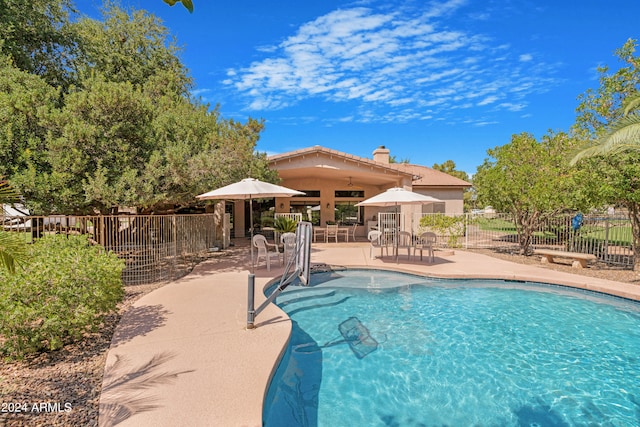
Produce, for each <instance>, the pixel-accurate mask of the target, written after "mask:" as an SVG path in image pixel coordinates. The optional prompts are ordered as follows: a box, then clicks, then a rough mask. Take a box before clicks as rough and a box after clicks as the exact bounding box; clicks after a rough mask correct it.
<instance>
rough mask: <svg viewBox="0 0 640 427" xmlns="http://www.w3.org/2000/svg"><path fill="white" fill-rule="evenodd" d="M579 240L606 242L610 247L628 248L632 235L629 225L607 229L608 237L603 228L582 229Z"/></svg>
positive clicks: (590, 227) (631, 241)
mask: <svg viewBox="0 0 640 427" xmlns="http://www.w3.org/2000/svg"><path fill="white" fill-rule="evenodd" d="M580 238H582V239H585V240H594V241H602V242H604V241H605V240H607V241H608V243H609V244H610V245H620V246H630V245H631V244H632V243H633V234H632V233H631V226H630V225H622V226H613V227H609V235H608V236H607V230H606V229H605V227H596V226H589V227H584V228H583V230H582V232H581V233H580Z"/></svg>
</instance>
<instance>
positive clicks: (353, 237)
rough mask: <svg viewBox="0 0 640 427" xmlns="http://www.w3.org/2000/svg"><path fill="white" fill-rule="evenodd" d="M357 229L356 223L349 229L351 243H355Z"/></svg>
mask: <svg viewBox="0 0 640 427" xmlns="http://www.w3.org/2000/svg"><path fill="white" fill-rule="evenodd" d="M357 228H358V223H357V222H356V223H355V224H353V227H351V228H350V229H349V236H351V238H352V239H353V241H354V242H355V241H356V229H357Z"/></svg>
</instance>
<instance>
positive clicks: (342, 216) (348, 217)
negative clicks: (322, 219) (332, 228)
mask: <svg viewBox="0 0 640 427" xmlns="http://www.w3.org/2000/svg"><path fill="white" fill-rule="evenodd" d="M356 203H357V202H336V214H335V215H336V221H337V222H338V223H339V224H355V223H357V224H360V225H362V218H363V217H364V207H363V206H356Z"/></svg>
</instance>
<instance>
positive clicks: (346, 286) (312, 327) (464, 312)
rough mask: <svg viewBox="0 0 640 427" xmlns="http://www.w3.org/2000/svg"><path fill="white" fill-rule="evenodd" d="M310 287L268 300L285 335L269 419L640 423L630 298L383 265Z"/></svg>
mask: <svg viewBox="0 0 640 427" xmlns="http://www.w3.org/2000/svg"><path fill="white" fill-rule="evenodd" d="M312 283H313V284H314V286H313V287H311V288H302V287H300V286H290V287H289V288H287V289H286V290H285V291H284V292H283V293H282V294H281V295H280V296H279V297H278V298H277V299H276V303H277V304H278V305H279V306H280V307H281V308H282V309H283V310H285V311H286V312H287V313H288V314H289V316H290V317H291V319H292V323H293V331H292V337H291V340H290V344H289V347H288V349H287V351H286V354H285V355H284V357H283V359H282V361H281V363H280V365H279V367H278V369H277V371H276V373H275V375H274V378H273V380H272V383H271V386H270V388H269V391H268V393H267V398H266V400H265V409H264V414H263V419H264V424H265V425H266V426H278V427H281V426H343V425H363V426H364V425H366V426H445V425H446V426H463V425H464V426H469V425H476V426H519V425H526V426H573V425H599V426H603V425H611V426H631V425H638V424H639V422H640V304H637V303H635V302H631V301H627V300H623V299H620V298H615V297H608V296H605V295H600V294H595V293H590V292H586V291H579V290H572V289H568V288H563V287H559V286H551V285H541V284H533V283H521V282H509V281H498V280H491V281H489V280H443V279H429V278H424V277H421V276H414V275H409V274H402V273H393V272H385V271H380V270H345V271H339V272H327V273H321V274H314V275H313V277H312ZM353 319H355V320H353Z"/></svg>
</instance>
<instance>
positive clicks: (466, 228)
mask: <svg viewBox="0 0 640 427" xmlns="http://www.w3.org/2000/svg"><path fill="white" fill-rule="evenodd" d="M462 215H464V248H465V249H469V213H468V212H467V213H466V214H465V213H464V212H463V213H462Z"/></svg>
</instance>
